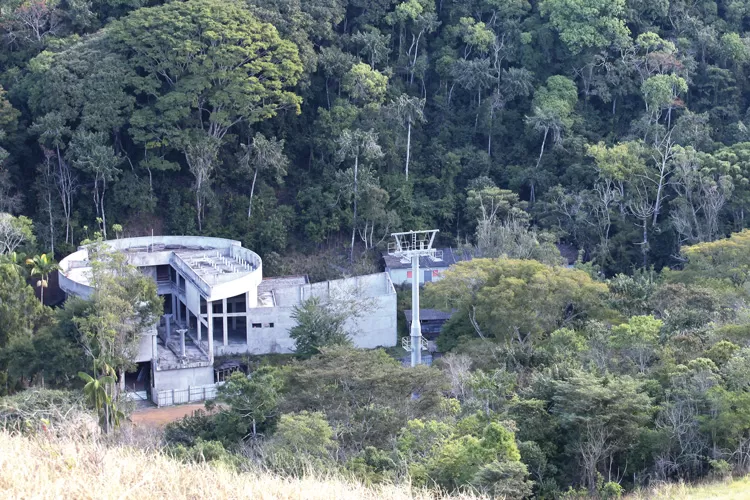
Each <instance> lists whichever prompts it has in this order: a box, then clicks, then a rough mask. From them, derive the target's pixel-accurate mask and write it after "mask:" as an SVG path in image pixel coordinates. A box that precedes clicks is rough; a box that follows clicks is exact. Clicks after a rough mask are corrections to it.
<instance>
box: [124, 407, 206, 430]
mask: <svg viewBox="0 0 750 500" xmlns="http://www.w3.org/2000/svg"><path fill="white" fill-rule="evenodd" d="M203 409H205V406H204V405H203V403H194V404H187V405H179V406H165V407H163V408H144V409H142V410H136V411H134V412H133V414H132V415H131V417H130V418H131V420H132V421H133V423H134V424H135V425H139V426H144V427H164V426H165V425H167V424H168V423H169V422H174V421H175V420H179V419H181V418H182V417H184V416H186V415H192V413H193V412H194V411H195V410H203Z"/></svg>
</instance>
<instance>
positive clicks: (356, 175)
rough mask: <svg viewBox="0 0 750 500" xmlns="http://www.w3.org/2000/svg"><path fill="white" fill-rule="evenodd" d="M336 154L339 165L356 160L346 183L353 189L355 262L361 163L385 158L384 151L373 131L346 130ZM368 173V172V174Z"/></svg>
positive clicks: (340, 139) (340, 138)
mask: <svg viewBox="0 0 750 500" xmlns="http://www.w3.org/2000/svg"><path fill="white" fill-rule="evenodd" d="M336 142H337V146H338V150H337V152H336V154H337V159H338V161H339V163H341V162H343V161H344V160H346V159H348V158H352V159H353V160H354V166H353V167H352V168H351V169H350V173H351V175H346V177H347V178H349V179H351V182H346V186H345V187H346V188H347V190H349V189H351V199H352V205H353V206H352V244H351V249H350V251H349V261H350V262H354V238H355V236H356V234H357V204H358V203H359V197H360V191H359V180H360V172H359V161H360V158H361V159H362V160H363V161H371V160H375V159H377V158H380V157H381V156H383V151H382V150H381V149H380V146H379V145H378V134H377V133H375V132H373V131H372V130H367V131H365V130H360V129H355V130H353V131H352V130H349V129H346V130H344V131H343V132H342V134H341V136H339V138H338V140H337V141H336ZM366 173H367V172H366Z"/></svg>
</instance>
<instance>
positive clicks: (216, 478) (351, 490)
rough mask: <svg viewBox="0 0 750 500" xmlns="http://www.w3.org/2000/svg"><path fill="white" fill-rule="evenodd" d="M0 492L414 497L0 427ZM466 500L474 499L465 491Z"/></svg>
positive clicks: (423, 497)
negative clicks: (238, 470) (188, 461)
mask: <svg viewBox="0 0 750 500" xmlns="http://www.w3.org/2000/svg"><path fill="white" fill-rule="evenodd" d="M0 498H76V499H94V498H95V499H103V498H118V499H119V498H123V499H124V498H169V499H172V498H201V499H204V498H233V499H239V498H252V499H258V500H260V499H271V498H284V499H286V498H289V499H321V500H323V499H326V500H328V499H347V500H357V499H376V498H389V499H397V500H399V499H420V500H430V499H432V498H433V496H432V495H430V494H429V493H427V492H417V493H413V492H410V491H409V490H408V489H406V488H403V487H394V486H383V487H374V488H367V487H365V486H363V485H361V484H357V483H352V482H347V481H346V480H344V479H340V478H329V479H299V480H297V479H286V478H280V477H277V476H273V475H269V474H254V473H235V472H232V471H229V470H226V469H223V468H218V467H211V466H207V465H199V464H185V463H181V462H178V461H175V460H172V459H170V458H168V457H165V456H164V455H161V454H159V453H157V452H147V451H143V450H137V449H131V448H124V447H116V446H115V447H106V446H104V445H99V444H95V443H91V442H81V441H78V442H76V441H72V440H59V441H58V440H55V441H46V440H44V439H41V438H40V439H29V438H25V437H19V436H10V435H8V434H7V433H4V432H0ZM461 498H464V499H466V500H469V499H471V498H476V497H469V496H464V497H461Z"/></svg>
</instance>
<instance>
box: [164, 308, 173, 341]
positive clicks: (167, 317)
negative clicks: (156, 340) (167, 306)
mask: <svg viewBox="0 0 750 500" xmlns="http://www.w3.org/2000/svg"><path fill="white" fill-rule="evenodd" d="M164 324H165V326H166V327H165V331H166V332H167V333H166V335H167V340H166V342H169V339H170V338H171V337H172V315H171V314H165V315H164ZM166 342H165V343H166Z"/></svg>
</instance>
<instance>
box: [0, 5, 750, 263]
mask: <svg viewBox="0 0 750 500" xmlns="http://www.w3.org/2000/svg"><path fill="white" fill-rule="evenodd" d="M0 16H1V22H0V30H1V31H2V40H3V44H4V46H3V51H2V54H0V85H2V90H1V91H0V129H2V137H1V138H0V144H1V145H2V147H3V155H2V158H3V160H2V166H1V167H0V210H1V211H4V212H9V213H11V214H13V215H21V214H22V215H26V216H29V217H31V218H32V219H33V221H34V232H35V234H36V236H37V241H38V243H39V245H40V246H41V247H42V248H43V249H46V250H54V253H55V254H57V255H60V254H64V253H66V252H67V251H69V250H70V249H71V248H73V247H74V246H75V245H77V244H78V243H79V242H80V241H81V240H83V239H85V238H87V237H91V236H92V235H93V233H94V232H99V233H101V234H102V235H105V236H108V237H112V236H113V231H112V226H113V225H117V226H118V227H121V228H123V231H124V233H125V234H133V235H135V234H148V233H150V232H151V230H152V229H153V230H155V231H156V232H164V233H173V234H177V233H204V234H207V235H216V236H227V237H233V238H237V239H240V240H242V241H243V242H245V244H246V246H248V247H250V248H253V249H255V250H257V251H259V252H260V253H261V255H262V256H264V257H268V261H269V270H274V271H277V272H280V271H283V270H284V267H283V265H282V264H281V262H282V261H281V260H280V259H278V258H277V257H278V255H284V254H285V253H289V252H290V251H301V252H308V253H309V252H310V251H311V250H312V251H315V250H323V249H327V248H334V249H335V248H340V247H342V246H346V247H350V248H349V250H350V252H351V254H352V258H354V257H359V256H360V255H361V252H362V251H365V250H369V249H373V248H377V247H378V245H382V242H383V240H384V238H386V237H387V235H388V234H389V232H391V231H394V230H399V229H412V228H420V227H435V228H439V229H440V230H441V238H442V240H443V243H444V244H451V245H458V244H465V243H467V242H468V243H470V244H475V245H478V246H480V247H481V246H482V243H484V247H485V248H484V249H483V250H484V251H486V252H489V255H492V252H493V250H496V249H494V248H492V246H493V245H492V241H495V242H496V240H497V238H494V239H493V238H491V237H489V238H485V239H484V240H483V239H482V235H481V234H478V233H479V231H478V229H482V228H483V227H484V226H483V225H482V223H483V222H484V224H485V225H486V224H490V226H492V227H494V229H496V230H504V231H506V232H511V234H515V235H518V233H525V232H532V233H533V234H532V237H533V238H534V239H536V240H537V241H562V242H565V243H567V244H570V245H572V246H573V247H574V248H575V249H577V250H580V251H582V252H583V254H582V255H583V257H584V260H586V261H588V260H591V261H593V262H594V263H595V264H596V265H598V266H600V267H601V268H602V269H603V270H604V271H605V272H606V273H607V274H608V275H611V274H613V273H616V272H619V271H623V270H630V269H632V268H634V267H641V266H651V265H654V266H656V267H657V268H661V267H662V266H674V265H678V264H679V263H680V262H681V261H680V258H679V255H680V248H681V247H682V246H683V245H686V244H694V243H699V242H704V241H713V240H715V239H716V238H718V237H720V236H725V235H727V234H728V233H729V232H731V231H737V230H740V229H742V228H744V227H746V226H747V223H746V222H745V210H744V208H745V203H746V200H747V198H748V196H749V195H748V193H746V191H747V190H748V187H747V186H748V177H749V176H750V174H749V173H748V171H747V170H748V156H749V155H750V145H748V144H750V133H749V132H748V131H747V126H746V125H745V123H746V122H747V110H748V107H749V104H750V103H748V93H747V89H745V84H744V82H745V81H746V77H745V76H746V75H745V72H746V71H747V64H748V62H750V45H748V39H747V38H746V37H745V32H746V29H747V25H748V22H749V19H750V7H748V6H747V5H746V2H744V1H740V0H720V1H712V0H706V1H698V2H694V1H690V2H687V1H681V0H675V1H667V0H663V1H656V2H642V1H638V0H627V1H626V0H616V1H604V0H542V1H539V2H529V1H526V0H512V1H497V0H476V1H475V0H472V1H448V0H441V1H437V2H436V1H433V0H409V1H404V2H398V1H395V0H378V1H375V0H373V1H369V0H367V1H363V0H350V1H345V0H313V1H305V2H300V1H295V0H267V1H265V0H248V1H247V2H240V1H232V2H216V1H210V0H202V1H197V0H191V1H186V2H160V1H146V0H117V1H98V0H94V1H86V2H80V1H75V2H68V1H61V0H3V2H2V5H1V6H0ZM488 189H499V190H508V194H514V195H515V196H516V199H517V201H518V203H516V204H515V206H516V207H517V208H519V209H520V212H522V214H521V215H520V217H521V220H519V213H515V214H514V215H513V216H512V217H511V216H510V215H509V214H508V213H500V214H494V213H492V214H489V215H490V216H491V220H489V221H488V220H487V218H485V219H482V215H485V216H487V213H486V211H485V212H483V213H478V211H477V210H476V203H475V201H476V200H477V199H480V200H482V199H485V200H486V199H487V197H488V196H489V197H492V196H494V195H493V193H492V192H488V191H487V190H488ZM472 192H473V193H474V195H473V196H472V195H471V193H472ZM472 199H473V201H472ZM483 208H486V207H483ZM517 212H518V211H517ZM494 216H496V217H494ZM478 219H479V220H478ZM509 219H513V220H512V221H510V222H509ZM478 226H479V227H478ZM484 229H485V230H487V228H486V227H484ZM538 231H541V233H538ZM352 236H353V238H352ZM485 236H486V234H485ZM351 240H353V241H354V243H352V241H351ZM488 241H489V243H488ZM354 250H356V252H355V251H354Z"/></svg>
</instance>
